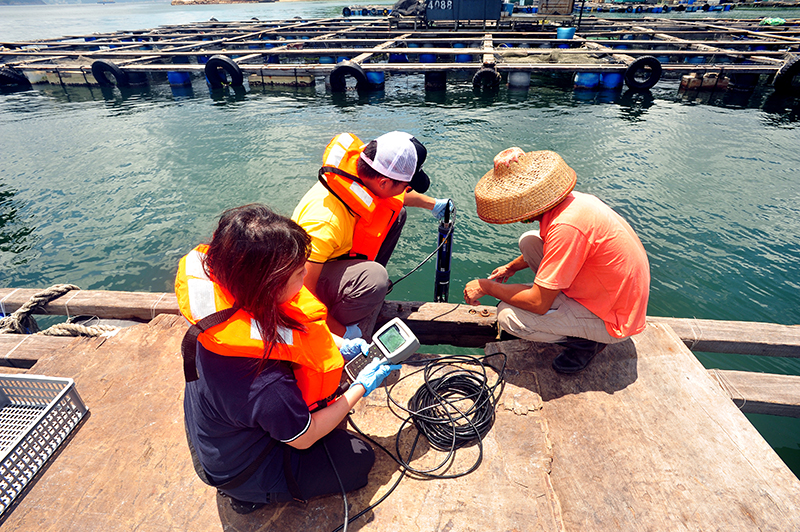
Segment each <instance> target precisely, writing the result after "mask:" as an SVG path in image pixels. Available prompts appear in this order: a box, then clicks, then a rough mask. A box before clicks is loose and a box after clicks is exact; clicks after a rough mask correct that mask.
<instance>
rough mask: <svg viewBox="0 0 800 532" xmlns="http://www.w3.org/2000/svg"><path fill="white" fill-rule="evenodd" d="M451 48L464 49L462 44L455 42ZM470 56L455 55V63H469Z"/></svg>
mask: <svg viewBox="0 0 800 532" xmlns="http://www.w3.org/2000/svg"><path fill="white" fill-rule="evenodd" d="M453 48H466V45H465V44H464V43H460V42H457V43H455V44H454V45H453ZM471 62H472V56H471V55H470V54H456V63H471Z"/></svg>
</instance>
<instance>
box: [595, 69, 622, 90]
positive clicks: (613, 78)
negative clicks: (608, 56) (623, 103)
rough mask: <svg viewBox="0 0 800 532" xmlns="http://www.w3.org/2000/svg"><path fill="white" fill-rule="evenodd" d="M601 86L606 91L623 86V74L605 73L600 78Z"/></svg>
mask: <svg viewBox="0 0 800 532" xmlns="http://www.w3.org/2000/svg"><path fill="white" fill-rule="evenodd" d="M600 86H601V87H603V88H604V89H617V88H619V87H621V86H622V74H619V73H617V72H603V74H602V75H601V76H600Z"/></svg>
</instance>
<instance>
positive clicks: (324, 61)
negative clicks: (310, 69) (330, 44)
mask: <svg viewBox="0 0 800 532" xmlns="http://www.w3.org/2000/svg"><path fill="white" fill-rule="evenodd" d="M335 61H336V60H335V59H334V58H333V56H330V55H321V56H319V63H320V64H321V65H332V64H333V63H334V62H335Z"/></svg>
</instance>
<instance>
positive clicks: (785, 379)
mask: <svg viewBox="0 0 800 532" xmlns="http://www.w3.org/2000/svg"><path fill="white" fill-rule="evenodd" d="M708 373H709V375H711V377H712V378H713V379H714V380H716V381H717V382H718V383H719V385H720V386H721V387H722V389H723V390H724V391H725V393H726V394H728V396H729V397H730V398H731V399H733V402H734V404H736V406H738V407H739V410H741V411H742V412H745V413H748V414H770V415H773V416H786V417H797V418H800V377H799V376H796V375H773V374H769V373H753V372H750V371H732V370H720V369H711V370H708Z"/></svg>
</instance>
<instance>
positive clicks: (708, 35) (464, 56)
mask: <svg viewBox="0 0 800 532" xmlns="http://www.w3.org/2000/svg"><path fill="white" fill-rule="evenodd" d="M759 22H760V21H759V20H757V19H752V20H750V19H747V20H745V19H740V20H719V19H715V20H710V19H680V20H678V19H660V18H656V17H646V18H637V19H603V18H598V17H584V16H581V17H580V18H579V19H577V20H576V19H575V18H574V17H572V16H561V17H559V16H546V15H513V16H501V17H499V18H498V19H497V20H482V21H436V22H435V23H434V22H426V21H425V20H424V18H419V17H405V18H404V17H394V16H388V17H364V18H359V19H350V18H345V17H338V18H330V19H313V20H306V19H303V20H300V19H292V20H277V21H261V20H258V19H251V20H247V21H238V22H220V21H217V20H214V19H212V20H210V21H208V22H197V23H191V24H185V25H172V26H160V27H158V28H156V29H151V30H136V31H117V32H112V33H96V34H91V35H74V36H66V37H62V38H53V39H42V40H35V41H25V42H0V85H6V86H12V87H28V86H30V85H31V84H38V83H50V84H54V85H88V86H98V85H99V86H106V87H113V86H118V87H136V86H144V85H147V84H149V83H152V82H163V81H164V79H165V78H166V80H168V82H169V83H170V85H172V86H173V87H180V86H189V85H191V83H192V78H193V76H199V75H204V76H205V79H206V81H207V83H208V85H209V87H210V88H211V89H218V88H221V87H225V86H232V87H237V86H242V85H243V84H245V83H249V84H250V85H286V86H294V87H304V86H306V87H308V86H314V85H315V83H316V82H317V80H318V79H322V78H324V80H325V83H326V86H327V87H328V88H329V89H330V91H331V92H345V91H347V90H349V89H355V90H357V91H358V92H368V91H380V90H384V88H385V83H386V79H387V76H388V77H393V76H398V75H408V74H424V76H425V88H426V90H444V89H445V88H446V83H447V74H448V73H454V72H462V73H466V75H467V76H470V77H471V79H472V83H473V86H474V88H475V89H476V90H481V91H487V90H495V89H497V88H498V87H499V86H500V84H501V83H507V84H508V85H509V87H513V88H521V89H527V88H528V87H529V86H530V84H531V75H534V76H535V75H538V74H549V75H551V76H552V75H561V76H563V77H574V80H575V86H576V87H577V88H590V89H591V88H605V89H619V88H620V87H621V86H622V83H623V81H624V83H625V84H626V85H627V86H628V87H629V88H630V89H633V90H647V89H649V88H651V87H653V86H655V84H656V83H657V82H658V81H659V80H660V79H661V78H662V77H680V76H683V78H682V84H685V85H686V88H697V89H712V90H722V89H725V88H728V87H729V86H730V88H734V87H735V88H736V89H739V90H751V89H753V88H754V87H755V86H756V85H757V84H758V83H759V82H761V81H762V76H764V78H763V80H764V81H766V82H768V83H770V84H772V85H773V86H774V88H775V89H776V91H780V92H785V93H790V94H791V93H794V94H798V93H800V76H798V74H800V26H798V20H787V21H786V22H785V24H783V25H780V26H769V25H760V24H759ZM575 23H577V27H576V28H575V29H576V30H577V33H574V34H573V35H572V36H571V38H568V39H567V38H559V37H563V35H570V33H571V32H570V31H566V32H565V31H563V30H564V29H566V28H571V27H573V24H575ZM559 30H561V31H559ZM462 79H463V77H462ZM729 84H730V85H729ZM682 86H683V85H682Z"/></svg>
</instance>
